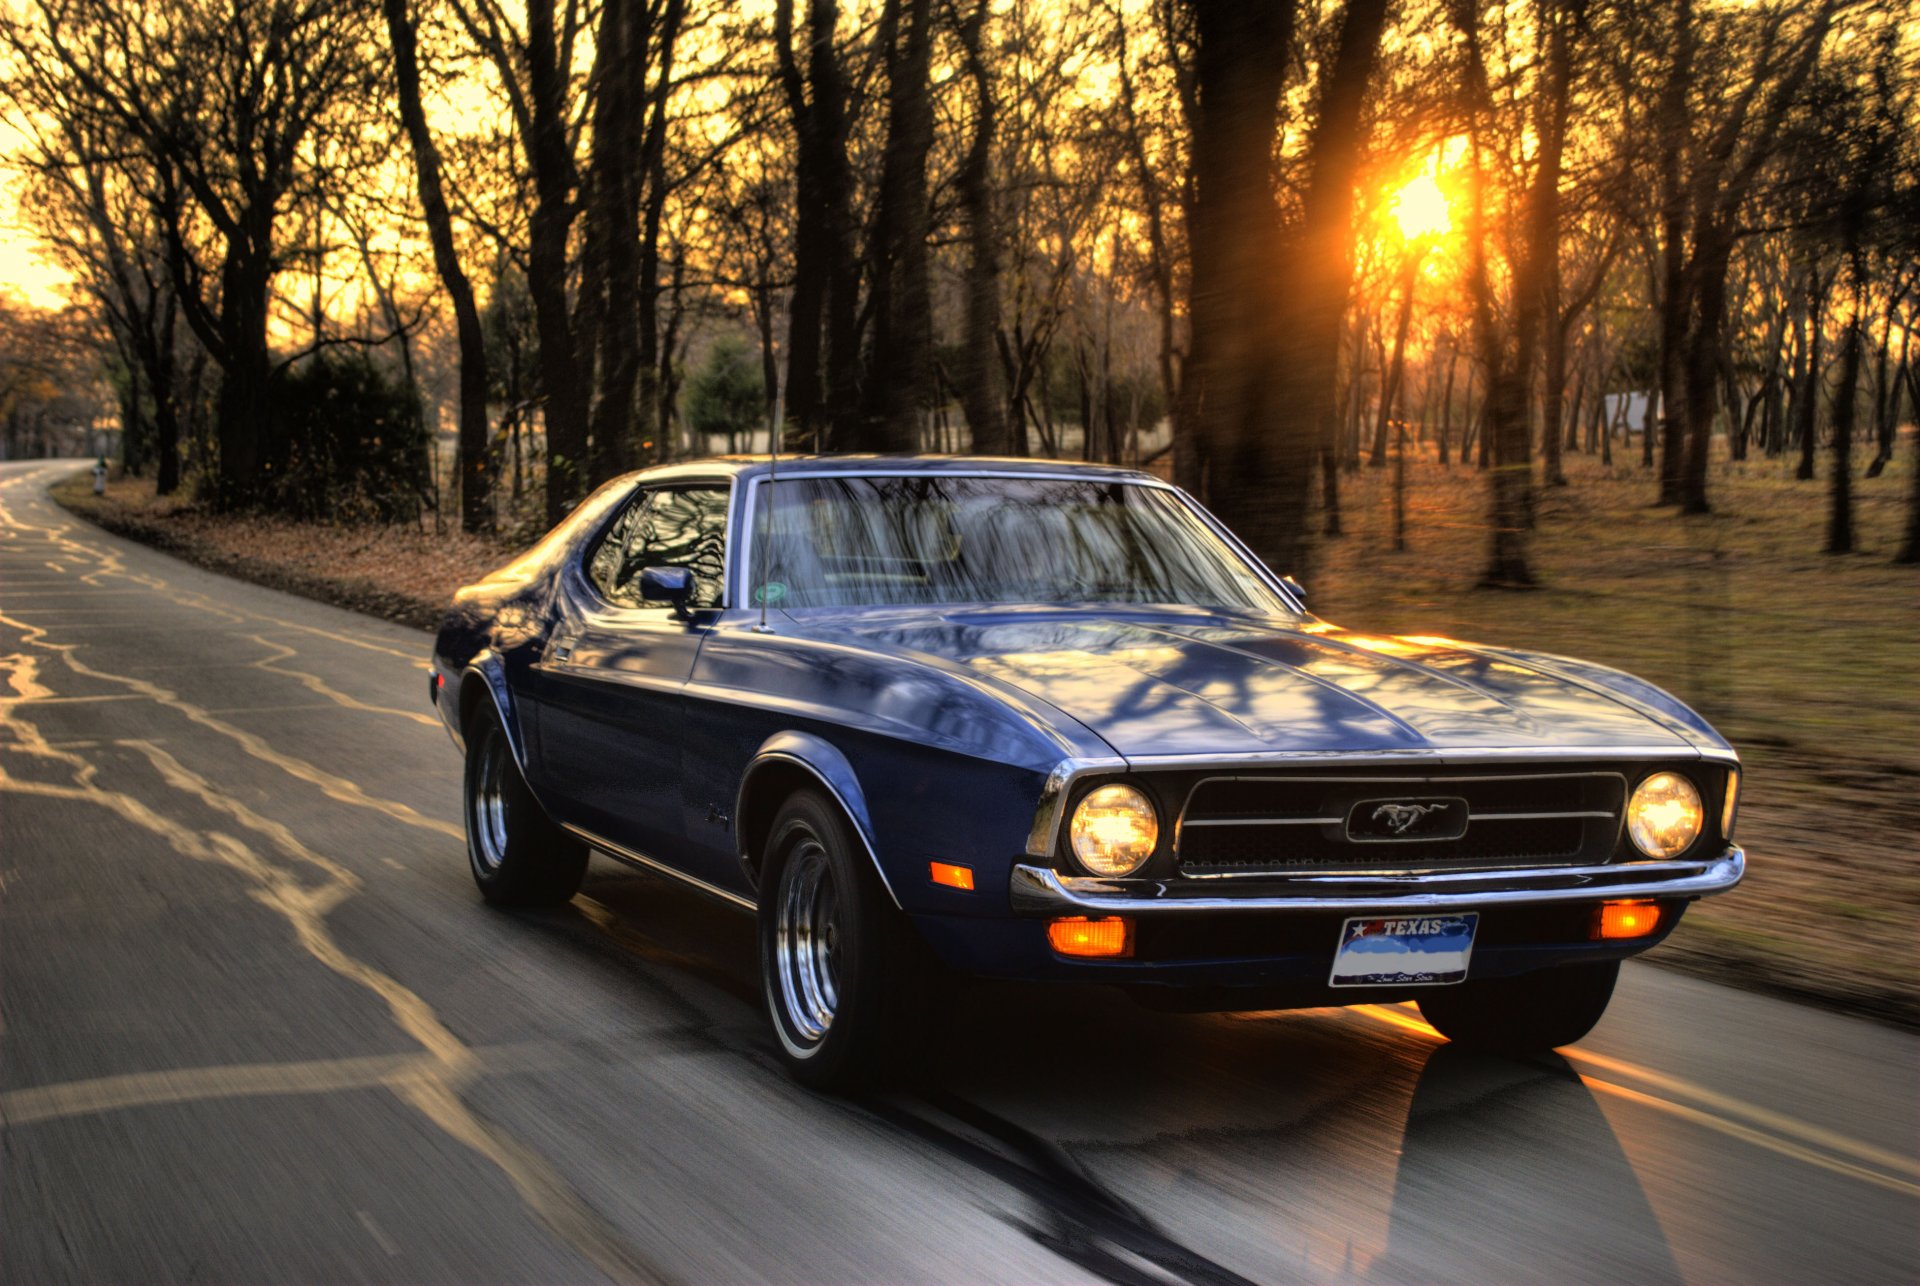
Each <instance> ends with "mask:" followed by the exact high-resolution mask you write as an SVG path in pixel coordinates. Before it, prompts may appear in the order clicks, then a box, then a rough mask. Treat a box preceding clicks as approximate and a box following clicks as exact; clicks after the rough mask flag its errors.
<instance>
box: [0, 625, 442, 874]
mask: <svg viewBox="0 0 1920 1286" xmlns="http://www.w3.org/2000/svg"><path fill="white" fill-rule="evenodd" d="M0 625H6V626H8V627H10V628H12V629H16V630H19V631H20V632H21V634H22V642H23V643H25V644H26V645H27V646H29V647H38V648H44V649H46V650H48V651H51V652H53V653H55V654H56V655H58V656H59V658H60V660H61V661H62V663H64V664H65V665H66V667H67V668H68V669H69V670H72V671H73V672H74V673H75V674H77V675H81V676H83V677H85V678H90V679H98V680H100V681H101V682H104V683H114V684H118V685H120V686H121V687H123V688H126V689H127V690H128V691H131V692H136V693H139V694H140V695H142V696H144V697H146V698H147V699H148V700H150V701H153V702H154V703H156V704H158V705H162V706H165V707H167V708H168V709H170V710H174V711H176V712H178V713H179V714H182V715H184V716H185V717H186V718H187V719H189V720H190V721H192V722H194V723H197V724H199V725H200V726H201V727H203V728H207V729H210V730H211V731H213V732H217V733H219V734H220V735H221V736H223V737H226V738H228V739H229V740H231V741H233V742H234V743H235V744H236V745H238V746H239V747H240V749H241V750H243V751H245V752H246V753H247V754H248V755H249V756H251V757H252V758H254V759H258V760H260V761H261V762H262V763H266V764H271V765H272V766H274V767H275V768H278V769H280V771H282V772H284V773H286V774H287V775H288V776H290V777H293V778H294V779H296V780H298V781H304V782H306V783H307V784H308V785H310V786H314V787H316V788H318V789H319V791H320V792H321V793H322V794H324V795H325V796H326V797H327V798H329V799H332V800H334V801H336V802H338V803H342V804H351V805H353V806H354V807H356V808H366V809H370V810H372V811H374V812H377V813H381V814H383V815H384V816H387V817H390V818H392V819H393V820H394V821H397V822H403V823H405V824H406V825H408V826H416V827H419V828H420V829H422V830H429V831H433V832H435V833H436V834H440V835H444V836H447V837H448V838H450V839H457V840H460V841H461V842H463V843H464V842H465V840H466V830H465V829H464V828H463V827H461V826H458V825H456V824H454V823H452V822H445V821H441V820H440V819H438V818H435V817H428V816H426V815H424V814H422V813H421V812H419V811H418V810H417V809H415V808H413V807H412V806H411V805H408V804H403V803H400V802H399V801H398V800H391V799H382V798H380V797H379V796H376V795H371V794H368V793H367V791H366V790H365V789H363V788H362V787H361V786H360V785H359V783H357V782H354V781H351V780H349V779H348V778H345V777H341V776H339V775H337V774H335V773H330V772H327V771H326V770H325V769H323V768H321V767H320V766H319V765H317V764H314V763H312V762H310V761H308V760H306V759H302V758H300V757H298V756H296V755H290V754H287V753H286V752H284V751H282V750H279V749H277V748H276V747H274V746H273V745H272V743H270V742H268V741H267V740H266V738H264V737H261V736H259V735H258V734H256V733H252V732H248V731H247V730H246V729H244V728H241V727H238V726H236V725H234V724H231V723H228V722H226V721H225V720H222V719H219V718H216V717H215V716H214V715H213V714H211V713H210V712H209V711H208V710H207V709H206V708H205V707H203V706H199V705H195V704H194V703H193V702H191V701H188V700H186V699H185V698H183V697H181V696H180V695H179V694H178V693H176V692H174V691H172V690H171V689H169V688H163V687H161V686H160V685H159V684H157V683H153V682H151V681H150V680H147V679H142V678H138V677H136V676H134V675H129V674H115V673H113V672H111V671H108V670H101V669H96V668H95V667H93V666H91V665H88V664H87V663H86V662H85V661H82V660H81V659H80V658H79V657H78V656H77V655H75V653H76V651H77V650H78V648H79V646H80V645H79V644H76V643H54V642H51V641H49V640H48V639H47V637H46V635H47V629H46V627H44V626H39V625H30V624H28V623H27V622H25V621H21V620H18V619H16V618H14V617H12V616H10V615H7V614H5V613H0Z"/></svg>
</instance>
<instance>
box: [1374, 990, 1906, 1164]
mask: <svg viewBox="0 0 1920 1286" xmlns="http://www.w3.org/2000/svg"><path fill="white" fill-rule="evenodd" d="M1349 1012H1352V1013H1355V1014H1359V1015H1361V1016H1362V1017H1365V1018H1371V1019H1373V1020H1374V1021H1376V1022H1381V1023H1385V1024H1387V1025H1388V1026H1390V1027H1397V1028H1400V1029H1401V1030H1402V1031H1409V1032H1413V1033H1415V1034H1416V1035H1420V1036H1425V1037H1428V1038H1429V1039H1432V1040H1444V1039H1446V1038H1445V1037H1443V1036H1442V1035H1441V1034H1440V1033H1439V1032H1437V1031H1435V1030H1434V1029H1433V1027H1432V1026H1430V1025H1429V1024H1427V1023H1426V1022H1423V1021H1422V1020H1420V1019H1418V1018H1415V1017H1413V1016H1412V1015H1411V1014H1409V1013H1405V1012H1403V1011H1401V1010H1400V1009H1399V1008H1397V1007H1394V1006H1389V1005H1353V1006H1350V1007H1349ZM1555 1052H1556V1053H1558V1054H1559V1055H1560V1056H1561V1057H1563V1058H1565V1059H1567V1060H1568V1061H1570V1062H1584V1063H1588V1064H1592V1065H1595V1066H1599V1065H1602V1064H1604V1065H1606V1066H1607V1067H1608V1068H1609V1069H1610V1070H1615V1071H1618V1072H1619V1073H1621V1074H1623V1075H1626V1076H1630V1077H1634V1078H1637V1079H1641V1080H1645V1081H1646V1082H1647V1083H1649V1084H1658V1085H1659V1086H1660V1087H1661V1088H1663V1089H1667V1090H1669V1091H1670V1092H1674V1093H1680V1094H1687V1095H1689V1096H1694V1095H1697V1096H1698V1097H1699V1098H1700V1100H1701V1101H1702V1102H1705V1103H1708V1104H1709V1105H1710V1106H1713V1107H1715V1108H1718V1109H1720V1110H1721V1111H1726V1112H1729V1113H1730V1114H1732V1115H1739V1116H1744V1117H1746V1118H1747V1120H1749V1121H1753V1122H1755V1123H1756V1124H1755V1125H1747V1124H1742V1123H1741V1122H1739V1121H1734V1120H1729V1119H1727V1117H1725V1116H1719V1115H1716V1114H1715V1113H1714V1112H1711V1111H1707V1110H1705V1109H1703V1108H1698V1107H1693V1106H1690V1105H1688V1104H1685V1103H1678V1102H1674V1101H1673V1100H1671V1099H1664V1098H1660V1097H1658V1096H1656V1095H1653V1094H1648V1093H1645V1092H1643V1091H1640V1090H1636V1089H1632V1088H1629V1087H1628V1086H1625V1085H1617V1084H1615V1083H1614V1082H1612V1081H1607V1080H1602V1079H1600V1078H1599V1077H1596V1076H1589V1075H1587V1074H1585V1073H1577V1074H1578V1075H1579V1077H1580V1081H1581V1083H1582V1084H1583V1085H1586V1086H1587V1087H1588V1088H1589V1089H1593V1090H1597V1091H1598V1092H1600V1093H1603V1094H1608V1095H1611V1096H1613V1097H1615V1098H1620V1099H1625V1100H1627V1101H1630V1102H1634V1103H1638V1104H1640V1105H1641V1106H1643V1107H1650V1108H1653V1109H1655V1110H1656V1111H1661V1112H1665V1113H1667V1114H1668V1115H1671V1116H1678V1117H1681V1118H1682V1119H1684V1120H1689V1121H1692V1122H1693V1123H1694V1124H1696V1125H1701V1126H1704V1127H1706V1128H1707V1129H1710V1130H1714V1131H1717V1132H1718V1133H1721V1134H1725V1135H1727V1136H1729V1137H1731V1138H1735V1139H1740V1140H1742V1141H1743V1142H1746V1143H1751V1144H1753V1145H1755V1146H1757V1147H1761V1148H1765V1149H1767V1150H1768V1151H1771V1152H1777V1153H1779V1154H1780V1155H1782V1156H1786V1157H1790V1158H1792V1159H1794V1160H1796V1161H1802V1162H1805V1163H1806V1164H1809V1165H1814V1166H1818V1167H1819V1168H1821V1169H1824V1170H1829V1171H1832V1172H1833V1173H1836V1174H1841V1175H1845V1176H1847V1177H1849V1178H1853V1179H1859V1180H1862V1181H1864V1182H1867V1183H1872V1184H1874V1185H1876V1186H1878V1187H1882V1188H1886V1189H1889V1190H1890V1191H1893V1192H1899V1193H1903V1194H1905V1195H1908V1196H1920V1183H1913V1182H1909V1181H1908V1180H1906V1179H1903V1178H1900V1177H1898V1175H1897V1174H1892V1175H1890V1174H1885V1173H1883V1172H1882V1171H1880V1170H1875V1169H1870V1168H1869V1166H1874V1165H1884V1166H1885V1167H1886V1168H1888V1169H1892V1170H1894V1171H1896V1172H1898V1174H1914V1173H1920V1167H1916V1165H1915V1164H1914V1163H1913V1162H1912V1161H1911V1160H1909V1159H1907V1158H1905V1157H1901V1156H1899V1155H1898V1154H1896V1153H1892V1152H1888V1151H1886V1150H1884V1149H1882V1148H1876V1147H1874V1146H1872V1145H1871V1144H1866V1143H1861V1142H1858V1141H1857V1140H1854V1139H1850V1138H1847V1137H1846V1136H1844V1135H1841V1134H1836V1133H1834V1132H1833V1131H1831V1130H1827V1129H1823V1128H1821V1127H1819V1126H1814V1125H1808V1124H1807V1123H1805V1122H1803V1121H1797V1120H1794V1119H1793V1118H1792V1117H1788V1116H1783V1115H1781V1114H1780V1113H1777V1112H1772V1111H1769V1110H1767V1109H1765V1108H1761V1107H1756V1106H1754V1105H1753V1104H1750V1103H1743V1102H1741V1101H1740V1100H1738V1099H1732V1098H1728V1097H1727V1096H1726V1095H1723V1094H1716V1093H1714V1092H1713V1091H1711V1090H1708V1089H1705V1088H1703V1087H1701V1086H1696V1085H1692V1084H1690V1083H1689V1082H1686V1081H1682V1080H1679V1079H1678V1078H1676V1077H1669V1076H1663V1075H1661V1074H1660V1073H1657V1072H1653V1071H1651V1070H1650V1069H1645V1068H1640V1067H1639V1066H1637V1065H1636V1064H1633V1063H1628V1062H1624V1061H1622V1060H1618V1059H1611V1058H1607V1057H1605V1056H1604V1055H1599V1054H1590V1053H1588V1052H1586V1051H1584V1050H1581V1049H1579V1048H1578V1047H1575V1046H1569V1047H1567V1048H1565V1049H1561V1050H1557V1051H1555ZM1759 1123H1765V1126H1766V1127H1767V1128H1757V1126H1758V1124H1759ZM1768 1128H1771V1129H1774V1130H1778V1131H1779V1132H1780V1133H1782V1134H1787V1135H1790V1136H1793V1137H1789V1138H1780V1137H1778V1136H1777V1135H1775V1134H1772V1133H1768ZM1796 1139H1797V1140H1799V1141H1796ZM1809 1144H1811V1145H1812V1146H1808V1145H1809ZM1816 1147H1824V1148H1827V1149H1829V1150H1830V1151H1833V1152H1839V1153H1841V1154H1842V1156H1841V1157H1835V1156H1829V1155H1827V1154H1826V1153H1824V1152H1819V1151H1816V1150H1814V1149H1815V1148H1816ZM1842 1157H1851V1158H1853V1160H1844V1159H1842ZM1861 1161H1864V1162H1866V1163H1867V1164H1864V1165H1862V1164H1856V1162H1861Z"/></svg>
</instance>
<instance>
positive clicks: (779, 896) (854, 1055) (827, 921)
mask: <svg viewBox="0 0 1920 1286" xmlns="http://www.w3.org/2000/svg"><path fill="white" fill-rule="evenodd" d="M760 871H761V880H760V978H761V987H762V990H763V992H764V994H765V996H766V1001H767V1011H768V1014H769V1016H770V1017H771V1018H772V1020H773V1032H774V1036H775V1037H776V1038H777V1039H778V1041H779V1045H780V1056H781V1061H782V1062H783V1063H785V1064H786V1067H787V1070H788V1072H790V1073H791V1074H792V1075H793V1077H794V1079H795V1080H798V1081H800V1082H801V1083H802V1084H804V1085H808V1086H811V1087H812V1088H814V1089H818V1090H826V1091H830V1092H846V1091H850V1090H859V1089H869V1088H872V1087H874V1086H876V1085H879V1084H881V1083H882V1082H884V1081H886V1080H888V1079H889V1078H890V1077H892V1076H893V1075H895V1074H897V1073H898V1072H900V1071H901V1070H902V1069H903V1068H904V1067H905V1066H906V1065H907V1064H908V1062H909V1061H910V1057H911V1054H912V1053H913V1051H914V1050H915V1048H916V1047H917V1025H916V1024H915V1022H914V1021H913V1014H912V1007H911V1006H912V999H913V994H914V990H915V982H916V980H918V979H919V978H920V977H921V975H922V973H923V970H922V968H921V955H922V953H921V949H920V944H919V942H918V941H917V940H916V939H915V937H914V934H913V928H912V926H911V925H910V924H908V922H907V919H906V917H905V916H904V915H902V914H901V913H900V911H898V910H897V909H896V908H895V907H894V905H893V900H892V899H891V898H890V897H889V896H888V895H887V891H886V888H885V887H884V886H883V885H882V884H881V882H880V879H879V876H878V875H877V874H876V873H875V871H874V869H873V864H872V862H871V861H869V860H868V857H867V855H866V853H865V852H864V850H863V849H862V848H861V847H860V842H859V840H858V839H857V838H856V837H855V835H854V834H853V828H852V826H851V825H850V824H849V823H848V821H847V819H846V816H845V815H844V814H843V813H842V812H841V811H840V809H839V808H838V807H837V806H836V805H835V804H834V803H833V802H832V801H830V800H828V799H827V798H826V797H825V796H824V795H821V794H819V793H818V792H816V791H811V790H803V791H799V792H797V793H795V794H794V795H793V796H792V797H790V798H789V799H788V800H787V801H786V803H785V804H784V805H782V806H781V809H780V812H779V814H778V815H777V816H776V817H775V818H774V822H773V827H772V829H771V830H770V831H769V832H768V835H767V843H766V848H765V850H764V853H763V855H762V860H761V868H760Z"/></svg>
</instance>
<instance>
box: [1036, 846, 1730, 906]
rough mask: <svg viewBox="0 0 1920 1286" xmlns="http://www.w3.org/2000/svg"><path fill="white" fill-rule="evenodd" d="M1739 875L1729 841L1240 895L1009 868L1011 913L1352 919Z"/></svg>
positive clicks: (1325, 879)
mask: <svg viewBox="0 0 1920 1286" xmlns="http://www.w3.org/2000/svg"><path fill="white" fill-rule="evenodd" d="M1746 872H1747V855H1746V853H1745V852H1744V851H1742V850H1741V849H1740V848H1739V847H1737V846H1734V845H1729V846H1728V847H1727V849H1726V851H1725V852H1723V853H1721V854H1720V855H1719V856H1717V857H1713V858H1706V859H1701V860H1696V861H1685V862H1622V863H1619V864H1617V865H1612V866H1545V867H1531V868H1525V869H1521V870H1505V871H1462V872H1447V873H1441V874H1428V875H1294V876H1280V877H1275V878H1273V879H1259V880H1255V879H1253V878H1249V879H1248V881H1247V891H1246V892H1245V893H1243V894H1240V895H1238V896H1235V895H1233V894H1227V893H1223V892H1222V890H1221V885H1220V882H1218V881H1206V882H1204V883H1202V882H1199V881H1191V882H1190V881H1186V880H1103V879H1097V878H1093V877H1090V876H1076V875H1066V876H1063V875H1061V874H1060V873H1059V872H1058V871H1054V870H1049V869H1048V868H1046V867H1043V866H1028V865H1026V864H1025V863H1021V864H1019V865H1016V866H1015V867H1014V868H1013V891H1012V898H1013V913H1014V914H1015V915H1027V916H1055V915H1199V914H1206V915H1211V914H1217V913H1219V912H1224V911H1236V912H1237V911H1265V912H1313V911H1340V912H1345V913H1348V914H1352V915H1365V914H1368V913H1371V912H1378V913H1379V914H1381V915H1399V914H1401V913H1403V912H1407V911H1443V910H1444V911H1472V910H1476V909H1478V908H1481V907H1498V906H1536V905H1540V904H1544V903H1551V902H1591V901H1596V900H1598V899H1602V898H1698V897H1707V896H1710V895H1712V894H1715V893H1725V892H1726V891H1727V890H1728V889H1730V888H1732V887H1733V886H1734V885H1736V884H1738V883H1739V882H1740V877H1741V876H1743V875H1745V874H1746Z"/></svg>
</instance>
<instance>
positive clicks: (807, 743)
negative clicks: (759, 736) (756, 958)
mask: <svg viewBox="0 0 1920 1286" xmlns="http://www.w3.org/2000/svg"><path fill="white" fill-rule="evenodd" d="M793 773H799V774H803V775H805V776H808V777H811V778H812V779H813V780H814V781H816V782H817V783H818V784H820V785H821V786H823V787H825V788H826V790H827V793H828V794H830V795H832V796H833V798H834V799H835V801H836V802H838V803H839V805H840V810H841V811H842V812H843V813H845V814H846V816H847V821H848V822H849V823H850V824H851V825H852V826H853V830H854V834H856V835H858V836H859V837H860V845H861V847H862V848H864V849H865V850H866V854H867V860H868V861H870V862H872V863H873V869H874V873H875V874H876V875H878V876H879V877H880V884H881V886H882V887H883V888H885V889H886V891H887V896H888V897H889V898H890V899H892V901H893V904H894V905H895V906H896V907H897V906H899V905H900V896H899V894H897V893H896V892H894V888H893V883H892V881H890V880H888V879H887V872H886V868H885V867H883V866H882V865H881V864H880V856H879V850H878V848H877V847H876V846H875V843H874V831H873V814H872V812H871V811H870V810H869V809H868V807H867V796H866V792H865V791H864V790H862V789H861V787H860V778H859V777H858V776H857V775H856V774H855V773H854V771H853V765H852V764H850V763H848V762H847V757H846V755H844V754H842V753H841V751H840V749H839V748H838V747H837V746H835V745H834V744H833V743H832V742H830V741H828V740H827V739H826V738H824V737H821V736H817V735H816V734H814V733H810V732H798V731H791V730H789V731H786V732H777V733H775V734H774V735H773V736H771V737H768V738H767V739H766V740H765V741H764V742H762V743H761V744H760V748H759V749H758V750H757V751H755V752H754V755H753V758H752V759H751V760H749V761H748V763H747V767H746V771H745V772H743V773H741V775H740V791H739V794H738V796H737V797H736V799H735V802H734V810H733V833H734V835H735V836H736V837H737V838H738V844H739V855H740V862H741V864H742V865H743V866H745V867H746V868H747V871H748V874H749V876H757V872H756V870H755V868H754V854H753V852H752V849H753V843H752V840H753V837H754V836H756V835H758V834H760V833H761V831H762V829H763V825H762V824H764V823H770V821H771V817H770V816H768V815H767V810H769V809H771V808H773V807H775V806H776V805H777V803H778V801H779V799H780V798H781V797H782V794H781V792H777V791H766V790H756V788H755V787H756V783H760V784H765V783H766V782H767V780H768V779H769V774H778V775H780V776H787V775H789V774H793Z"/></svg>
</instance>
